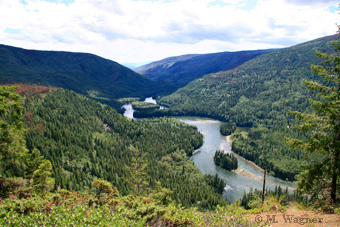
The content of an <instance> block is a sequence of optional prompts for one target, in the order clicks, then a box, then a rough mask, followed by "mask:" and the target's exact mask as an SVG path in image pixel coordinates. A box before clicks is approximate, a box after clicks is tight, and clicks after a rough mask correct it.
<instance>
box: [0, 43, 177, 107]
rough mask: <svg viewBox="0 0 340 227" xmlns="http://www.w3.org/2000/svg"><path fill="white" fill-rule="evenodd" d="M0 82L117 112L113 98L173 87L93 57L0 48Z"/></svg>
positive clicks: (161, 90)
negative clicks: (44, 88) (49, 90)
mask: <svg viewBox="0 0 340 227" xmlns="http://www.w3.org/2000/svg"><path fill="white" fill-rule="evenodd" d="M0 81H1V83H2V84H4V83H14V82H19V83H32V84H40V85H48V86H54V87H62V88H64V89H69V90H73V91H75V92H77V93H80V94H82V95H85V96H87V97H91V98H93V99H95V100H97V101H100V102H102V103H106V104H108V105H110V106H112V107H114V108H116V110H118V111H119V110H120V106H119V103H117V102H116V101H115V99H117V98H123V97H149V96H153V95H159V94H167V93H168V94H169V93H170V92H172V91H174V90H173V89H174V86H172V85H170V84H167V83H165V82H157V83H156V82H153V81H151V80H150V79H148V78H146V77H143V76H141V75H139V74H137V73H135V72H134V71H132V70H130V69H128V68H126V67H124V66H122V65H120V64H118V63H116V62H114V61H110V60H107V59H104V58H101V57H98V56H96V55H92V54H86V53H71V52H61V51H36V50H25V49H21V48H16V47H11V46H6V45H0Z"/></svg>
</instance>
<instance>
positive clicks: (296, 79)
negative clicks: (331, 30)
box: [159, 35, 340, 125]
mask: <svg viewBox="0 0 340 227" xmlns="http://www.w3.org/2000/svg"><path fill="white" fill-rule="evenodd" d="M333 40H340V37H339V35H333V36H327V37H323V38H319V39H316V40H313V41H309V42H306V43H302V44H299V45H296V46H292V47H289V48H283V49H278V50H274V51H270V52H267V53H266V54H262V55H260V56H257V57H255V58H253V59H251V60H248V61H247V62H244V63H243V64H242V65H240V66H238V67H235V68H233V69H230V70H226V71H220V72H217V73H210V74H206V75H204V76H202V77H200V78H198V79H196V80H194V81H192V82H191V83H189V84H188V85H187V86H185V87H183V88H181V89H178V90H177V91H176V92H174V93H173V94H171V95H169V96H165V97H163V98H161V99H160V100H159V103H160V104H161V105H165V106H169V107H172V108H173V107H176V108H178V109H180V110H181V111H180V112H181V113H182V114H185V115H188V114H191V115H192V114H194V115H203V116H210V117H213V118H218V119H221V120H226V121H228V120H231V121H234V122H236V123H238V124H240V125H251V123H250V122H257V121H259V120H261V121H262V120H263V119H268V122H270V121H269V119H273V117H274V116H277V114H280V115H281V114H282V115H283V116H287V114H288V110H300V111H305V109H304V108H306V104H308V99H309V98H310V93H309V92H308V91H307V90H306V89H305V85H304V84H303V83H302V79H307V80H316V81H322V78H320V77H318V76H316V75H314V74H312V72H311V64H321V63H322V59H320V58H318V57H317V56H316V53H315V51H316V50H319V51H321V52H324V53H328V54H335V49H334V47H333V46H332V41H333ZM276 106H277V107H278V110H277V109H276ZM168 111H170V109H169V110H168ZM177 112H178V111H177ZM288 115H289V114H288ZM282 119H286V117H282ZM248 123H249V124H248Z"/></svg>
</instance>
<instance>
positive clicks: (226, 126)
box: [220, 123, 236, 136]
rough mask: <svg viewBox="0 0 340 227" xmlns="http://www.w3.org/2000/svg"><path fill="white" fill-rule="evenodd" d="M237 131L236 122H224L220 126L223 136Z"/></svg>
mask: <svg viewBox="0 0 340 227" xmlns="http://www.w3.org/2000/svg"><path fill="white" fill-rule="evenodd" d="M235 131H236V125H235V123H223V124H221V126H220V132H221V134H222V135H223V136H229V135H231V134H232V133H234V132H235Z"/></svg>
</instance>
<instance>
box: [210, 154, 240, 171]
mask: <svg viewBox="0 0 340 227" xmlns="http://www.w3.org/2000/svg"><path fill="white" fill-rule="evenodd" d="M213 158H214V162H215V164H216V165H217V166H221V167H222V168H223V169H226V170H229V171H231V170H235V169H237V168H238V161H237V158H236V157H235V156H234V155H233V154H230V153H227V154H226V153H224V151H223V150H222V151H221V150H217V151H216V152H215V155H214V157H213Z"/></svg>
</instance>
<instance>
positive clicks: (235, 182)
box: [123, 105, 296, 202]
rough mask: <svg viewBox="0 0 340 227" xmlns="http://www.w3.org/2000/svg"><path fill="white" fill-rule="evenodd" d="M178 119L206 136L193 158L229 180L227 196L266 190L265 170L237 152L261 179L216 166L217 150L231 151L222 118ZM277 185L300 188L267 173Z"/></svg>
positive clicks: (130, 112)
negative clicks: (264, 186) (251, 190)
mask: <svg viewBox="0 0 340 227" xmlns="http://www.w3.org/2000/svg"><path fill="white" fill-rule="evenodd" d="M123 107H124V108H125V109H126V111H125V113H124V116H126V117H129V118H133V111H134V110H133V109H132V106H131V105H124V106H123ZM178 119H179V120H181V121H183V122H185V123H187V124H190V125H195V126H197V128H198V131H200V132H201V133H202V134H203V135H204V140H203V145H202V146H201V147H200V148H199V149H198V150H196V151H195V153H194V154H193V155H192V156H191V157H190V159H191V160H192V161H193V162H194V163H195V165H196V166H197V167H198V169H199V170H200V171H201V173H203V174H212V175H215V174H216V173H217V174H218V176H219V177H220V178H221V179H223V180H225V181H226V182H227V185H226V187H225V189H224V192H223V196H224V197H227V199H228V200H229V201H230V202H234V201H235V200H236V199H240V198H242V196H243V193H244V192H249V190H250V189H251V188H253V189H255V188H256V189H259V190H262V186H263V172H262V171H261V170H260V169H259V168H256V167H255V166H254V165H253V164H251V163H249V162H248V161H246V160H245V159H244V158H242V157H240V156H238V155H237V154H235V155H236V157H237V159H238V164H239V167H240V168H242V169H245V170H247V171H249V172H251V173H253V174H255V175H256V176H257V179H253V178H249V177H245V176H242V175H240V174H237V173H234V172H231V171H227V170H224V169H222V168H221V167H219V166H216V165H215V163H214V161H213V156H214V154H215V151H216V150H217V149H220V150H224V151H225V152H228V153H230V152H231V148H230V145H229V142H228V141H227V140H226V138H225V137H224V136H222V135H221V133H220V125H221V122H220V121H217V120H212V119H208V118H200V117H178ZM276 185H281V187H282V188H284V189H285V188H286V187H288V189H289V191H291V192H292V191H293V190H294V189H295V188H296V185H295V184H294V183H293V182H289V181H283V180H281V179H279V178H275V177H273V176H268V175H267V177H266V188H270V189H272V190H274V189H275V186H276Z"/></svg>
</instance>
